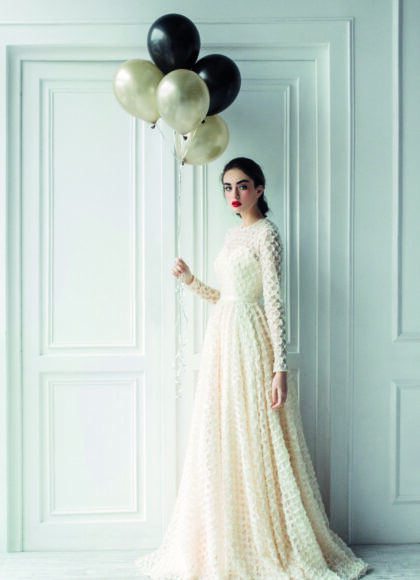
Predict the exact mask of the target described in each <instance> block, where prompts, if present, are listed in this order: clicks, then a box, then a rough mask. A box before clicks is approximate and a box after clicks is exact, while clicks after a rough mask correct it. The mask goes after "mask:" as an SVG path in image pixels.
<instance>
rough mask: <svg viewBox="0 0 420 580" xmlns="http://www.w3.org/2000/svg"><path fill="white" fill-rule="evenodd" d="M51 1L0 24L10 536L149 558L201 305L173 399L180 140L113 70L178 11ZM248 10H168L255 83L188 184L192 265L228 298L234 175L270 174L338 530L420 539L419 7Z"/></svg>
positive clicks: (311, 426)
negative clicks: (151, 121) (125, 99)
mask: <svg viewBox="0 0 420 580" xmlns="http://www.w3.org/2000/svg"><path fill="white" fill-rule="evenodd" d="M247 5H249V8H248V11H247V9H246V6H247ZM57 8H58V5H57V4H54V3H49V2H47V1H46V0H44V1H43V2H39V3H37V6H36V11H34V5H33V4H32V3H30V2H20V3H19V2H18V3H16V4H14V5H13V6H9V7H2V8H1V11H0V17H1V19H2V22H3V23H2V24H1V32H2V35H1V41H2V44H1V47H0V49H1V63H0V64H1V69H0V74H1V78H2V81H3V83H2V84H3V86H5V87H6V90H5V91H4V92H3V93H2V94H1V102H0V105H1V107H2V108H1V123H2V125H1V130H2V133H1V134H2V140H1V150H0V151H1V155H2V161H3V163H2V165H3V166H4V167H7V172H3V173H2V176H1V179H2V181H1V203H2V213H1V215H2V216H3V219H4V223H3V226H4V227H3V228H2V229H1V231H2V232H3V234H4V235H3V237H2V238H1V244H2V245H1V249H2V253H1V260H2V261H1V263H0V266H1V271H0V275H1V292H2V294H1V297H2V301H1V308H2V313H1V314H2V316H0V320H1V328H0V330H1V342H0V347H1V350H0V356H1V361H0V362H1V365H0V368H1V373H2V374H1V384H0V388H1V390H0V397H1V399H0V403H1V407H0V408H1V413H2V421H1V422H0V425H1V429H2V433H1V434H0V435H1V437H0V441H1V446H0V461H1V469H0V473H1V474H2V475H1V476H0V492H1V493H0V502H1V503H0V508H1V511H0V515H1V518H2V522H5V523H6V522H7V525H2V526H1V534H2V536H1V545H2V547H3V549H10V550H21V549H23V550H50V549H61V550H66V549H89V548H90V549H95V548H98V549H111V548H139V549H148V548H150V547H152V546H154V545H157V544H158V543H159V539H160V538H161V534H162V532H163V529H164V527H165V525H166V522H167V520H168V517H169V514H170V510H171V507H172V505H173V501H174V498H175V493H176V487H177V484H178V482H179V477H180V473H181V468H182V461H183V453H184V449H185V443H186V435H187V432H188V420H189V416H190V412H191V405H192V400H193V395H194V381H195V377H196V371H197V369H198V365H199V356H200V354H199V353H200V345H201V340H202V337H203V332H204V330H205V324H206V319H207V315H208V309H209V308H211V306H209V305H207V304H202V303H199V302H198V301H197V300H196V299H194V298H193V297H192V296H189V295H187V297H186V299H187V310H188V314H189V344H188V352H187V362H188V369H189V370H188V373H187V376H186V380H185V383H184V385H183V394H184V396H183V398H182V399H180V400H178V401H177V400H176V399H175V381H174V378H175V377H174V368H173V360H174V353H175V346H176V345H175V326H174V324H175V307H176V305H175V300H174V288H175V285H174V280H173V279H172V276H171V275H170V272H169V271H170V268H171V265H172V262H173V258H174V256H175V239H176V197H177V187H178V185H177V181H178V180H177V175H176V172H175V167H174V160H173V157H172V154H171V151H170V139H169V136H168V137H167V139H166V141H162V138H161V136H160V135H159V134H158V133H156V132H153V131H152V130H151V129H150V128H148V127H147V125H145V124H144V123H142V122H140V121H138V122H135V121H134V120H133V119H132V118H130V117H129V116H128V115H127V114H126V113H125V112H124V111H122V109H121V108H120V107H119V106H118V104H117V103H116V101H115V99H114V97H113V94H112V86H111V83H112V77H113V74H114V72H115V70H116V68H117V67H118V65H119V64H120V63H121V62H122V61H124V60H127V59H129V58H135V57H139V58H142V57H143V58H148V55H147V51H146V48H145V41H146V36H147V30H148V28H149V26H150V24H151V23H152V22H153V20H154V19H156V18H157V17H158V16H160V15H162V14H164V13H167V12H170V11H172V10H173V8H172V7H171V5H170V4H169V3H168V2H164V1H163V0H161V1H158V2H156V3H154V4H153V6H150V5H149V4H144V6H143V5H142V6H141V7H140V9H139V7H138V5H137V4H135V3H131V2H125V3H123V4H122V5H120V6H118V11H117V6H116V5H114V4H112V3H108V2H107V3H99V2H92V3H89V5H85V4H84V3H80V4H77V3H76V4H74V3H71V4H70V3H61V5H60V10H57ZM254 9H255V8H254V5H253V4H252V3H251V2H248V4H247V3H245V5H243V6H242V11H241V15H240V17H239V16H238V14H237V13H236V12H235V9H234V7H233V6H229V5H228V4H227V3H222V2H216V3H214V5H213V12H212V14H211V15H209V14H207V13H206V12H205V8H204V7H203V8H200V6H198V5H196V4H192V3H190V2H187V1H185V0H183V1H182V0H181V2H180V3H179V4H178V5H177V11H178V12H180V13H183V14H185V15H186V16H188V17H190V18H191V19H192V20H193V21H194V22H195V23H196V24H197V26H198V28H199V30H200V34H201V39H202V52H201V55H204V54H208V53H211V52H221V53H223V54H226V55H228V56H230V57H231V58H233V59H234V60H235V61H236V62H237V64H238V66H239V67H240V70H241V73H242V77H243V86H242V90H241V93H240V95H239V97H238V99H237V101H235V103H234V104H233V105H232V106H231V107H230V108H229V109H228V110H227V111H226V112H225V113H222V116H223V117H224V118H225V119H226V121H227V122H228V125H229V128H230V131H231V141H230V145H229V148H228V150H227V151H226V153H225V155H224V156H223V158H221V159H219V160H217V161H216V162H214V163H212V164H210V165H209V166H208V167H200V168H195V169H192V168H190V167H185V168H184V170H183V174H182V186H181V187H182V191H181V193H182V200H183V205H182V231H181V236H182V248H183V257H184V258H185V259H186V260H187V261H188V262H189V263H190V265H191V267H192V269H193V271H194V272H195V273H196V274H197V275H198V276H199V277H200V278H202V279H205V280H207V281H208V282H209V283H210V284H212V285H217V280H216V279H215V278H214V272H213V260H214V258H215V255H216V253H217V252H218V250H219V249H220V245H221V242H222V239H223V234H224V231H225V229H226V227H228V226H229V225H231V224H232V223H236V222H235V218H234V217H233V216H232V215H231V213H230V210H229V208H227V207H226V205H225V203H224V200H223V194H222V192H221V189H220V184H219V175H220V171H221V168H222V166H223V164H224V162H225V161H227V160H228V159H230V158H232V157H234V156H237V155H246V156H251V157H253V158H255V159H256V160H257V161H259V162H260V163H261V164H262V165H263V167H264V169H265V171H266V174H267V178H268V187H267V194H268V200H269V205H270V207H271V208H272V210H273V211H272V214H271V215H270V217H271V219H273V220H274V221H275V222H276V223H277V224H278V226H279V228H280V231H281V233H282V238H283V241H284V244H285V251H286V261H285V266H284V292H285V298H286V302H287V308H288V320H289V328H288V351H289V364H290V367H291V368H292V369H293V372H295V373H296V374H297V378H298V383H299V390H300V401H301V409H302V414H303V418H304V424H305V432H306V434H307V438H308V443H309V446H310V450H311V454H312V457H313V459H314V463H315V465H316V468H317V473H318V476H319V480H320V483H321V487H322V492H323V496H324V499H325V502H326V504H327V506H328V508H329V510H330V516H331V521H332V524H333V527H334V528H335V529H336V530H337V531H338V532H339V533H341V534H342V535H343V536H344V537H345V538H346V539H349V540H351V541H353V542H360V543H363V542H410V541H413V542H414V541H418V538H419V534H420V529H419V523H418V522H419V521H420V517H419V515H420V514H419V504H420V492H419V489H420V467H419V466H420V462H419V461H418V459H419V457H418V446H417V445H415V441H418V439H419V435H420V433H419V426H418V420H417V415H418V413H417V412H416V409H418V408H419V403H420V369H419V356H418V343H419V336H420V330H419V329H420V306H419V303H418V299H416V298H417V296H418V290H419V285H420V280H419V274H418V272H419V270H418V267H417V262H418V260H417V256H416V251H415V248H416V246H417V244H418V242H419V238H418V235H419V234H418V225H417V224H416V215H418V209H419V208H418V195H416V193H417V190H418V187H417V188H416V187H415V184H416V183H418V177H419V176H418V169H417V165H418V164H417V165H416V164H415V163H414V160H415V159H416V157H415V156H416V151H417V150H418V149H417V147H418V145H417V140H416V137H418V136H419V129H420V126H419V124H420V121H418V119H419V115H418V102H419V98H418V97H419V96H420V80H419V74H418V67H416V66H415V64H416V63H415V55H416V54H418V49H419V46H418V44H419V41H418V35H417V34H416V33H415V31H416V30H418V25H419V23H420V10H419V5H418V3H416V2H415V0H400V1H398V0H388V1H387V2H383V1H379V0H372V1H371V2H370V3H369V4H368V5H367V4H366V3H364V2H362V0H354V1H352V2H350V1H349V2H340V3H337V2H332V1H331V2H329V1H328V2H327V1H326V2H322V3H317V4H316V6H315V5H314V3H312V2H309V0H299V1H297V2H295V3H293V6H290V5H289V3H286V2H266V3H264V4H263V5H261V6H259V14H258V19H255V18H254ZM6 151H7V153H6Z"/></svg>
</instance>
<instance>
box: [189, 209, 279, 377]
mask: <svg viewBox="0 0 420 580" xmlns="http://www.w3.org/2000/svg"><path fill="white" fill-rule="evenodd" d="M282 262H283V246H282V242H281V239H280V234H279V231H278V229H277V226H276V225H275V224H274V223H273V222H272V221H271V220H270V219H268V218H264V219H260V220H258V221H257V222H254V223H253V224H251V225H250V226H247V227H242V226H240V225H239V226H234V227H232V228H230V229H229V230H228V231H227V232H226V234H225V239H224V244H223V247H222V249H221V251H220V252H219V254H218V255H217V257H216V260H215V265H214V267H215V272H216V276H217V279H218V281H219V285H220V290H218V289H216V288H212V287H211V286H209V285H208V284H206V283H204V282H203V281H202V280H200V279H198V278H197V277H196V276H194V279H193V281H192V282H191V283H190V284H187V285H186V287H187V288H189V289H190V290H192V291H193V292H195V293H196V294H198V295H199V296H200V297H201V298H203V299H204V300H207V301H208V302H211V303H213V304H215V303H217V302H218V301H219V300H220V299H230V300H231V299H233V300H239V301H245V302H260V301H261V299H263V303H264V311H265V315H266V318H267V322H268V326H269V328H270V334H271V341H272V346H273V352H274V365H273V372H277V371H282V370H287V360H286V359H287V357H286V311H285V305H284V301H283V297H282V290H281V276H282Z"/></svg>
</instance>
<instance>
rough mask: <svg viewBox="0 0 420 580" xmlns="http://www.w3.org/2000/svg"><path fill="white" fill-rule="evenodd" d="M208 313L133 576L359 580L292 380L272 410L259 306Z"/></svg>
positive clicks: (269, 353) (227, 305)
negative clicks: (173, 458)
mask: <svg viewBox="0 0 420 580" xmlns="http://www.w3.org/2000/svg"><path fill="white" fill-rule="evenodd" d="M248 266H249V264H248ZM215 302H216V303H215V306H214V307H213V308H212V311H211V313H210V316H209V321H208V325H207V329H206V333H205V335H204V339H203V345H202V351H201V359H200V369H199V373H198V379H197V385H196V392H195V397H194V404H193V410H192V419H191V423H190V428H189V436H188V440H187V446H186V452H185V458H184V465H183V471H182V475H181V480H180V484H179V489H178V494H177V498H176V502H175V505H174V509H173V512H172V516H171V519H170V522H169V525H168V527H167V529H166V532H165V534H164V538H163V541H162V544H161V545H160V547H159V548H158V549H157V550H155V551H153V552H151V553H149V554H146V555H145V556H142V557H141V558H139V559H137V560H136V566H137V568H138V569H139V570H140V571H142V572H143V574H145V575H147V576H150V577H151V578H154V579H159V580H337V579H340V578H341V579H347V580H353V579H356V578H360V577H361V576H362V575H363V574H364V573H365V572H366V570H367V565H366V563H365V562H363V561H362V560H361V559H359V558H357V557H356V556H355V555H354V554H353V552H352V551H351V550H350V548H348V547H347V546H346V544H345V543H344V542H343V541H342V540H341V538H339V537H338V536H337V535H336V534H335V533H334V532H333V531H332V530H331V529H330V527H329V522H328V519H327V516H326V513H325V509H324V506H323V502H322V499H321V495H320V491H319V487H318V483H317V479H316V476H315V472H314V468H313V465H312V462H311V458H310V455H309V452H308V448H307V445H306V442H305V437H304V433H303V428H302V422H301V415H300V411H299V401H298V392H297V385H296V383H295V380H294V377H293V374H292V373H288V396H287V401H286V403H285V405H284V406H283V407H282V408H280V409H272V408H271V403H272V400H271V388H272V380H273V361H274V355H273V347H272V333H271V329H270V326H269V324H268V321H267V317H266V312H265V310H264V307H263V305H262V304H261V302H260V301H259V300H258V299H257V298H256V296H255V294H254V296H250V295H249V294H248V295H245V296H244V295H241V293H236V295H232V294H230V293H227V292H225V293H223V292H222V294H221V295H220V296H218V299H217V301H215Z"/></svg>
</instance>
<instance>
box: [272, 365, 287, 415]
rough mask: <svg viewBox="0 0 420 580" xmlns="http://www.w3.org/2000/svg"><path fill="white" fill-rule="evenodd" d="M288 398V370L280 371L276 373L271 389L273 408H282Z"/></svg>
mask: <svg viewBox="0 0 420 580" xmlns="http://www.w3.org/2000/svg"><path fill="white" fill-rule="evenodd" d="M286 399H287V371H279V372H278V373H276V374H275V375H274V378H273V386H272V389H271V400H272V404H271V408H272V409H280V407H283V405H284V403H285V402H286Z"/></svg>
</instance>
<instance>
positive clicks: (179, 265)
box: [171, 258, 189, 278]
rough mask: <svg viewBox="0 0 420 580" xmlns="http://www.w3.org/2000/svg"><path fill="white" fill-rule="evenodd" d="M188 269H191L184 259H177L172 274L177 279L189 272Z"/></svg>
mask: <svg viewBox="0 0 420 580" xmlns="http://www.w3.org/2000/svg"><path fill="white" fill-rule="evenodd" d="M188 269H189V268H188V266H187V264H186V263H185V262H184V260H183V259H182V258H175V264H174V266H173V268H172V270H171V272H172V274H173V275H174V276H175V278H178V277H179V276H181V275H182V274H184V273H185V272H187V271H188Z"/></svg>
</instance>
